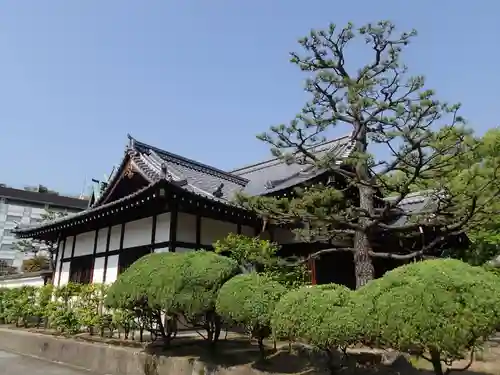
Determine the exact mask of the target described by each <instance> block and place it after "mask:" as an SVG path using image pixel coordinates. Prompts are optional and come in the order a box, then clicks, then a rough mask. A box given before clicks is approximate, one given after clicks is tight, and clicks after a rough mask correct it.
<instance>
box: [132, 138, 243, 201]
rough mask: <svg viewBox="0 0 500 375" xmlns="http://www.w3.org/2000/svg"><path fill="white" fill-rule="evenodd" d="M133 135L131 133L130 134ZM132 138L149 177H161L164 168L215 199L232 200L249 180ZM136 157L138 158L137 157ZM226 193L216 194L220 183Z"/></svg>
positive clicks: (138, 156)
mask: <svg viewBox="0 0 500 375" xmlns="http://www.w3.org/2000/svg"><path fill="white" fill-rule="evenodd" d="M129 137H130V136H129ZM130 138H131V149H132V150H133V151H134V152H135V154H134V155H135V157H136V158H138V159H139V160H137V162H138V164H140V166H141V167H142V168H144V169H145V170H147V171H148V176H149V178H151V179H153V180H155V179H157V178H160V175H161V173H162V168H164V167H166V173H167V174H169V175H171V176H172V178H173V179H174V180H185V181H186V182H187V184H186V185H185V188H186V189H188V190H192V191H193V192H196V193H198V194H202V195H206V196H208V197H212V198H215V199H219V200H223V201H230V200H232V198H233V197H234V195H235V194H236V192H238V191H241V190H242V189H243V187H244V186H245V185H246V184H247V182H248V180H247V179H246V178H244V177H241V176H238V175H235V174H232V173H229V172H225V171H222V170H220V169H217V168H214V167H211V166H209V165H206V164H202V163H199V162H197V161H194V160H191V159H187V158H185V157H183V156H179V155H176V154H173V153H171V152H168V151H165V150H162V149H160V148H157V147H154V146H151V145H148V144H146V143H143V142H139V141H137V140H135V139H133V138H132V137H130ZM134 160H135V159H134ZM221 185H222V188H220V192H221V193H222V195H221V196H220V197H218V196H217V195H218V194H217V193H216V194H214V193H215V192H216V191H217V190H218V189H219V187H221Z"/></svg>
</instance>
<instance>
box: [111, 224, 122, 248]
mask: <svg viewBox="0 0 500 375" xmlns="http://www.w3.org/2000/svg"><path fill="white" fill-rule="evenodd" d="M121 230H122V226H121V225H115V226H113V227H111V237H110V238H109V250H118V249H119V248H120V236H121Z"/></svg>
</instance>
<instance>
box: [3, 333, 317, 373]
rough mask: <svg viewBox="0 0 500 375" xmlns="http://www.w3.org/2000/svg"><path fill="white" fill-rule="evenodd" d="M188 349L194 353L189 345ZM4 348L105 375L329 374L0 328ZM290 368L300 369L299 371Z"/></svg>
mask: <svg viewBox="0 0 500 375" xmlns="http://www.w3.org/2000/svg"><path fill="white" fill-rule="evenodd" d="M228 342H229V341H228ZM201 344H202V343H201V342H200V345H201ZM191 347H193V345H191ZM186 348H187V350H188V351H189V350H190V349H189V347H188V346H186ZM0 349H1V350H5V351H10V352H13V353H19V354H23V355H27V356H32V357H36V358H40V359H43V360H48V361H51V362H57V363H63V364H66V365H70V366H72V367H76V368H81V369H86V370H89V371H91V372H94V373H97V374H102V375H105V374H112V375H142V374H145V375H162V374H165V375H167V374H175V375H265V374H285V373H286V374H292V373H303V371H304V370H306V373H307V374H308V375H323V374H327V372H322V371H321V372H320V371H315V370H313V369H311V368H310V367H309V368H308V369H305V367H304V364H303V363H301V364H298V363H296V364H294V363H292V362H291V361H290V359H289V358H277V359H276V360H277V362H276V361H275V362H273V361H266V362H267V363H266V364H265V365H264V367H262V368H259V366H256V365H255V362H253V361H248V360H246V359H247V358H243V357H245V356H246V354H245V353H242V352H239V353H233V358H229V357H227V358H225V360H221V361H217V360H214V361H211V360H210V358H209V357H210V356H207V355H204V356H198V357H197V356H190V355H187V354H186V353H183V354H181V355H179V356H165V355H155V354H149V353H146V352H144V351H142V350H140V349H134V348H126V347H118V346H111V345H105V344H101V343H92V342H85V341H80V340H74V339H67V338H61V337H55V336H50V335H46V334H40V333H33V332H27V331H24V330H17V329H8V328H0ZM252 356H253V354H250V356H249V357H252ZM205 357H206V358H205ZM217 362H219V363H217ZM281 363H283V365H285V366H286V367H288V368H286V369H285V371H283V372H276V371H275V370H276V369H275V367H276V366H277V367H279V366H281V365H282V364H281ZM265 366H271V367H269V368H266V367H265ZM290 366H293V367H295V366H298V367H297V371H295V369H292V368H290Z"/></svg>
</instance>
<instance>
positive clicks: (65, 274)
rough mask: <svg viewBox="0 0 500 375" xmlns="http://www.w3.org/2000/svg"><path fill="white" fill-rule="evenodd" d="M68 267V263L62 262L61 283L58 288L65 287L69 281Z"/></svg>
mask: <svg viewBox="0 0 500 375" xmlns="http://www.w3.org/2000/svg"><path fill="white" fill-rule="evenodd" d="M69 266H70V262H64V263H63V266H62V270H61V281H60V282H59V286H63V285H66V284H67V283H68V281H69Z"/></svg>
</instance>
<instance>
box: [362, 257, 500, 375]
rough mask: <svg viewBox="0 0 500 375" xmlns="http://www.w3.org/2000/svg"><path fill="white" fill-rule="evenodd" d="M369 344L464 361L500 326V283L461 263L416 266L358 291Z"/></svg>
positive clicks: (432, 262)
mask: <svg viewBox="0 0 500 375" xmlns="http://www.w3.org/2000/svg"><path fill="white" fill-rule="evenodd" d="M354 295H355V300H356V301H357V302H358V305H359V310H357V312H358V313H360V314H362V315H363V316H364V319H363V320H362V321H363V330H364V332H365V334H366V337H367V339H368V340H370V341H372V342H375V343H376V344H378V345H380V346H385V347H391V348H393V349H396V350H400V351H409V352H413V353H418V354H421V355H423V356H424V357H426V356H427V355H428V354H429V353H430V356H431V358H429V359H430V360H431V361H432V362H433V365H434V368H435V371H436V373H438V374H439V373H440V372H439V371H442V370H441V369H440V367H439V368H438V365H439V366H441V365H440V361H441V360H443V361H446V362H447V363H448V362H450V361H453V360H455V359H459V358H461V357H463V355H464V352H465V351H466V350H471V349H473V347H474V346H475V345H477V344H478V342H479V341H481V340H482V339H483V338H485V337H487V336H488V335H489V334H491V333H492V332H493V331H494V330H495V328H496V327H498V324H499V323H500V281H499V278H498V277H497V276H495V275H494V274H492V273H490V272H488V271H486V270H485V269H484V268H482V267H473V266H470V265H468V264H466V263H463V262H461V261H459V260H453V259H440V260H428V261H423V262H417V263H412V264H409V265H405V266H402V267H399V268H397V269H395V270H392V271H390V272H388V273H387V274H386V275H385V276H384V277H382V278H381V279H378V280H374V281H372V282H370V283H368V284H367V285H366V286H364V287H363V288H361V289H359V290H357V291H356V292H354Z"/></svg>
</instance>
